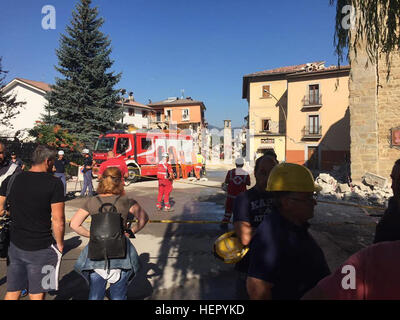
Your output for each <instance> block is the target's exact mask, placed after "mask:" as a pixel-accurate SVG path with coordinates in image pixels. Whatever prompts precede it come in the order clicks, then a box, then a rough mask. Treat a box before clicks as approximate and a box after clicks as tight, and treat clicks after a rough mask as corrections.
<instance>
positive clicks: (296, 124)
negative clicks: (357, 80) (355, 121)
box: [286, 67, 350, 170]
mask: <svg viewBox="0 0 400 320" xmlns="http://www.w3.org/2000/svg"><path fill="white" fill-rule="evenodd" d="M349 72H350V68H349V67H341V68H337V67H328V68H321V69H316V70H313V71H310V72H299V73H294V74H291V75H288V120H287V121H288V124H287V146H286V158H287V159H286V160H287V161H288V162H292V163H298V164H306V165H307V166H308V167H309V168H311V169H321V170H330V169H332V167H333V166H334V165H340V164H343V163H346V162H349V155H350V113H349Z"/></svg>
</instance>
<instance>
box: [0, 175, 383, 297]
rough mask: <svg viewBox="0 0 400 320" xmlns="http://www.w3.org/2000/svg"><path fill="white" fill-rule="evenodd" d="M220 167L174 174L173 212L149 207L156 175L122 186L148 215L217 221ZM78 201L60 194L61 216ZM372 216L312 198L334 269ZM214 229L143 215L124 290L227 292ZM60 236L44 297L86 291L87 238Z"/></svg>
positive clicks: (367, 237) (1, 283) (316, 229)
mask: <svg viewBox="0 0 400 320" xmlns="http://www.w3.org/2000/svg"><path fill="white" fill-rule="evenodd" d="M227 168H229V167H226V168H223V167H214V168H209V169H208V176H207V177H208V181H203V182H199V183H189V182H187V181H186V183H182V182H175V183H174V191H173V193H172V199H173V203H174V208H175V211H174V212H172V213H165V212H162V213H160V212H157V211H156V210H155V202H156V196H157V181H151V180H150V181H142V182H139V183H136V184H133V185H130V186H128V187H127V193H128V195H129V196H131V197H133V198H134V199H136V200H137V201H138V202H139V203H140V204H141V205H142V206H143V207H144V208H145V210H146V211H147V212H148V214H149V216H150V220H161V219H171V220H208V221H218V220H220V219H221V217H222V215H223V211H224V209H223V203H224V193H223V192H222V190H221V189H220V188H219V187H220V185H221V182H222V181H223V179H224V175H225V172H226V169H227ZM253 183H254V178H253ZM200 184H201V186H200ZM74 187H75V182H70V183H69V186H68V190H69V191H72V190H74ZM78 189H79V188H78ZM83 201H84V199H74V200H70V201H68V202H67V205H66V216H67V221H69V219H71V217H72V215H73V214H74V212H75V211H76V210H77V209H78V208H79V207H80V206H81V204H82V203H83ZM376 221H377V218H371V217H369V216H367V214H366V213H365V212H364V211H363V210H361V209H359V208H353V207H344V206H335V205H328V204H319V205H318V206H317V207H316V214H315V218H314V219H313V220H312V221H311V222H312V227H311V232H312V234H313V235H314V236H315V238H316V240H317V242H318V243H319V244H320V245H321V247H322V248H323V250H324V252H325V254H326V257H327V260H328V263H329V265H330V267H331V269H334V268H336V267H337V266H339V265H340V264H341V263H342V262H343V261H344V260H345V259H346V258H347V257H348V256H349V255H351V254H352V253H354V252H356V251H357V250H359V249H361V248H363V247H365V246H367V245H368V244H370V243H371V241H372V238H373V233H374V230H375V225H376ZM220 234H221V231H220V230H219V227H218V224H177V223H175V224H169V223H149V224H148V225H147V226H146V227H145V228H144V229H143V230H142V231H141V232H140V233H139V234H138V235H137V238H136V239H132V243H133V244H134V245H135V247H136V249H137V251H138V253H139V255H140V259H141V262H142V269H141V270H140V272H139V274H138V275H137V276H136V278H135V280H134V281H133V283H132V284H131V286H130V288H129V290H128V297H129V299H232V298H233V296H232V294H233V285H234V272H233V267H232V266H231V265H226V264H223V263H221V262H220V261H219V260H217V259H215V258H214V256H213V254H212V251H211V249H212V244H213V242H214V240H215V239H216V238H217V237H218V236H219V235H220ZM66 239H67V240H66V243H65V251H66V252H65V254H64V257H63V261H62V267H61V274H60V290H59V291H58V292H56V293H52V294H49V295H48V296H47V299H87V295H88V288H87V286H86V283H85V281H84V280H83V279H82V278H80V276H79V275H78V274H77V273H75V272H74V271H73V265H74V263H75V261H76V259H77V257H78V256H79V253H80V252H81V250H82V249H83V248H84V246H85V245H86V244H87V239H83V238H81V237H79V236H77V235H76V234H75V233H74V232H72V231H71V230H70V229H69V228H68V227H67V229H66ZM0 268H1V269H0V298H2V297H3V296H4V293H5V290H6V277H5V274H6V263H5V261H4V260H0Z"/></svg>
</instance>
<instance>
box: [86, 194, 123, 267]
mask: <svg viewBox="0 0 400 320" xmlns="http://www.w3.org/2000/svg"><path fill="white" fill-rule="evenodd" d="M96 198H97V200H99V202H100V204H101V206H100V208H99V212H98V213H96V214H94V215H92V216H91V218H92V223H91V225H90V240H89V252H88V258H89V259H90V260H95V261H96V260H105V261H106V263H107V262H108V261H109V259H123V258H125V256H126V239H125V238H126V237H125V235H124V227H123V220H122V216H121V214H120V213H118V212H117V208H116V207H115V204H116V203H117V201H118V199H119V198H120V196H119V197H118V198H117V199H115V201H114V203H112V204H111V203H103V202H102V201H101V200H100V197H96ZM106 207H109V208H108V210H107V211H104V208H106Z"/></svg>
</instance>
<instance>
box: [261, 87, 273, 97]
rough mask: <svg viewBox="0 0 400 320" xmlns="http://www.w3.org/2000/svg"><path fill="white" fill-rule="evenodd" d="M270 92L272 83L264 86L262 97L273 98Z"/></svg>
mask: <svg viewBox="0 0 400 320" xmlns="http://www.w3.org/2000/svg"><path fill="white" fill-rule="evenodd" d="M270 92H271V86H270V85H267V86H262V97H263V98H271V95H270Z"/></svg>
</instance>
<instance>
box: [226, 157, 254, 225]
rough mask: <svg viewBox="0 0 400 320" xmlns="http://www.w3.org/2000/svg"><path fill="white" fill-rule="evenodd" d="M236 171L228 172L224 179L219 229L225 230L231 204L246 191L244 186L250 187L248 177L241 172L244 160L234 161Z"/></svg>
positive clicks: (231, 210)
mask: <svg viewBox="0 0 400 320" xmlns="http://www.w3.org/2000/svg"><path fill="white" fill-rule="evenodd" d="M235 164H236V169H232V170H229V171H228V173H227V175H226V178H225V182H224V184H225V186H226V188H227V196H226V201H225V215H224V218H223V219H222V224H221V228H223V229H224V228H227V227H228V225H227V223H229V222H230V220H231V217H232V212H233V203H234V201H235V198H236V196H237V195H239V194H240V193H242V192H245V191H246V190H247V187H246V186H249V185H250V175H249V174H248V172H247V171H245V170H243V165H244V160H243V158H238V159H236V161H235Z"/></svg>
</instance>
